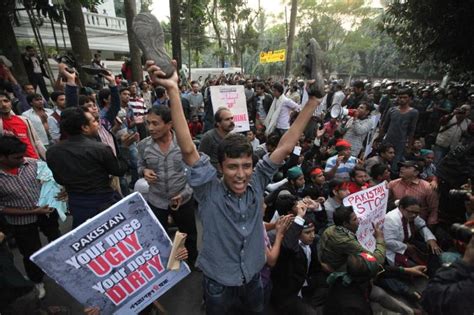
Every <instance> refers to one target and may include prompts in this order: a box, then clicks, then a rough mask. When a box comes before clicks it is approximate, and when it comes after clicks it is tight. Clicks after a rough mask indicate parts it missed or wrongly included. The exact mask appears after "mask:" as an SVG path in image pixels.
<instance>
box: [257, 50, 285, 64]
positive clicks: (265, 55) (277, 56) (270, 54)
mask: <svg viewBox="0 0 474 315" xmlns="http://www.w3.org/2000/svg"><path fill="white" fill-rule="evenodd" d="M285 59H286V49H280V50H270V51H262V52H261V53H260V63H272V62H283V61H285Z"/></svg>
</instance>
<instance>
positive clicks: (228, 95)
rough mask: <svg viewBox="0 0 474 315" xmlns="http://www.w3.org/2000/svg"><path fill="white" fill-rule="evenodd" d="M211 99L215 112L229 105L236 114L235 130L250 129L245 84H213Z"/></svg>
mask: <svg viewBox="0 0 474 315" xmlns="http://www.w3.org/2000/svg"><path fill="white" fill-rule="evenodd" d="M211 101H212V109H213V110H214V113H215V112H217V110H218V109H219V108H220V107H227V108H228V109H230V111H231V112H232V114H234V124H235V128H234V132H244V131H249V130H250V122H249V115H248V111H247V100H246V97H245V92H244V86H243V85H217V86H211Z"/></svg>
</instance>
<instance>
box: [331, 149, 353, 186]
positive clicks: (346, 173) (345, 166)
mask: <svg viewBox="0 0 474 315" xmlns="http://www.w3.org/2000/svg"><path fill="white" fill-rule="evenodd" d="M336 161H337V155H335V156H333V157H330V158H329V159H328V160H327V162H326V168H325V169H324V172H326V173H328V172H329V171H331V170H332V168H333V167H334V166H336ZM356 165H357V159H356V158H355V157H353V156H351V157H350V158H349V159H348V160H347V162H346V163H342V162H341V164H339V167H338V168H337V170H336V174H335V175H334V178H336V179H340V180H343V181H348V180H350V173H351V171H352V170H353V169H354V167H355V166H356Z"/></svg>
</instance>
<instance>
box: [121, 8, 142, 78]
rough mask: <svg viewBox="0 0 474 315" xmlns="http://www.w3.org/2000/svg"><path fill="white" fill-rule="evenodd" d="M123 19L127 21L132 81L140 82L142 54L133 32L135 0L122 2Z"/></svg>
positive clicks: (135, 9)
mask: <svg viewBox="0 0 474 315" xmlns="http://www.w3.org/2000/svg"><path fill="white" fill-rule="evenodd" d="M123 9H124V12H125V19H126V21H127V35H128V36H127V37H128V45H129V47H130V61H131V66H132V81H135V82H140V81H142V80H143V72H142V62H141V60H142V59H141V58H142V54H141V52H140V48H139V47H138V44H137V39H136V37H135V33H134V32H133V28H132V26H133V18H134V17H135V15H137V5H136V3H135V0H125V1H124V2H123Z"/></svg>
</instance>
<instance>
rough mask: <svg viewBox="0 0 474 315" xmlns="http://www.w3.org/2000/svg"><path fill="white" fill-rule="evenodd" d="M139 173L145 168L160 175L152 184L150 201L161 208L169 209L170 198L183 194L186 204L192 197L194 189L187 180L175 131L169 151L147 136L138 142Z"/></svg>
mask: <svg viewBox="0 0 474 315" xmlns="http://www.w3.org/2000/svg"><path fill="white" fill-rule="evenodd" d="M137 148H138V173H139V174H143V170H144V169H145V168H148V169H152V170H154V171H155V173H156V175H157V176H158V180H157V181H156V183H153V184H151V185H150V188H149V193H148V202H150V203H151V204H152V205H153V206H155V207H157V208H160V209H167V208H168V206H169V202H170V199H171V198H173V197H175V196H176V195H178V194H181V196H182V198H183V200H182V203H181V204H185V203H186V202H188V201H189V200H190V199H191V196H192V194H193V190H192V189H191V187H189V185H188V183H187V182H186V175H185V169H184V166H185V165H184V163H183V156H182V155H181V150H180V149H179V146H178V142H177V140H176V135H175V133H174V132H173V140H172V141H171V144H170V147H169V149H168V152H163V151H161V149H160V146H159V145H158V144H157V143H155V142H154V141H153V139H152V138H151V137H147V138H145V139H143V140H142V141H140V142H139V143H138V146H137Z"/></svg>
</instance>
